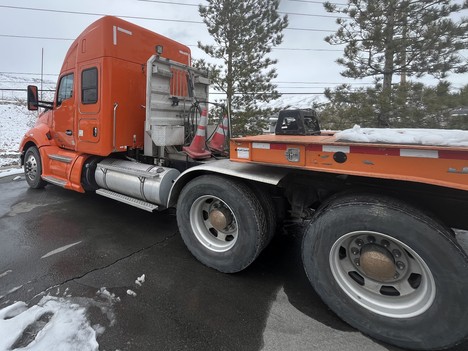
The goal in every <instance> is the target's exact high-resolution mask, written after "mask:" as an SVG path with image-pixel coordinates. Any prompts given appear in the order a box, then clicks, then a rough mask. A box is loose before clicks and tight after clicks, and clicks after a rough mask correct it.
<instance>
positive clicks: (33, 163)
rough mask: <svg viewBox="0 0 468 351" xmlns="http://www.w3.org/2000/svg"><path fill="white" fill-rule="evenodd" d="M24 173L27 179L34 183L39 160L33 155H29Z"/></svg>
mask: <svg viewBox="0 0 468 351" xmlns="http://www.w3.org/2000/svg"><path fill="white" fill-rule="evenodd" d="M24 173H25V174H26V177H28V178H29V179H30V180H32V181H34V180H35V179H36V177H37V160H36V157H35V156H34V155H33V154H29V156H28V158H27V160H26V162H25V163H24Z"/></svg>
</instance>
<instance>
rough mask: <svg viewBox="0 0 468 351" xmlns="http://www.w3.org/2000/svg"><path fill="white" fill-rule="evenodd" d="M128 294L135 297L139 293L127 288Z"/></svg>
mask: <svg viewBox="0 0 468 351" xmlns="http://www.w3.org/2000/svg"><path fill="white" fill-rule="evenodd" d="M127 294H128V295H130V296H133V297H136V296H137V293H136V292H134V291H133V290H130V289H128V290H127Z"/></svg>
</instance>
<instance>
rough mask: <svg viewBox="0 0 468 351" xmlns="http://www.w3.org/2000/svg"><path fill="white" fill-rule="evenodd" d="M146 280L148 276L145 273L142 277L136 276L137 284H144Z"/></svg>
mask: <svg viewBox="0 0 468 351" xmlns="http://www.w3.org/2000/svg"><path fill="white" fill-rule="evenodd" d="M145 280H146V276H145V275H144V274H143V275H142V276H141V277H138V278H136V280H135V284H136V285H138V286H142V285H143V283H144V282H145Z"/></svg>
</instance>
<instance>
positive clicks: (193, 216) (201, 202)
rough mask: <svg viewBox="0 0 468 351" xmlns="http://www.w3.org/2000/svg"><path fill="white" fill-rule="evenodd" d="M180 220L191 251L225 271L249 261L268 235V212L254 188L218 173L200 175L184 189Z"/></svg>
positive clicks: (181, 231)
mask: <svg viewBox="0 0 468 351" xmlns="http://www.w3.org/2000/svg"><path fill="white" fill-rule="evenodd" d="M177 223H178V225H179V230H180V233H181V236H182V239H183V240H184V242H185V245H186V246H187V248H188V249H189V250H190V252H191V253H192V254H193V255H194V256H195V257H196V258H197V259H198V260H199V261H200V262H202V263H203V264H205V265H206V266H208V267H211V268H214V269H216V270H218V271H221V272H224V273H235V272H239V271H241V270H243V269H244V268H246V267H247V266H248V265H250V264H251V263H252V262H253V261H254V260H255V258H256V257H257V256H258V255H259V253H260V252H261V250H262V249H263V248H264V246H265V245H266V242H267V239H268V235H267V225H266V220H265V214H264V211H263V209H262V206H261V204H260V202H259V200H258V199H257V197H256V196H255V195H254V193H253V192H252V190H250V189H249V188H248V187H247V186H246V185H244V184H242V183H240V182H237V181H234V180H231V179H229V178H223V177H219V176H212V175H206V176H201V177H198V178H196V179H194V180H192V181H191V182H189V183H188V184H187V185H186V186H185V187H184V188H183V189H182V192H181V194H180V196H179V199H178V202H177Z"/></svg>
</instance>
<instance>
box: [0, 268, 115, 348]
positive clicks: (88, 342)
mask: <svg viewBox="0 0 468 351" xmlns="http://www.w3.org/2000/svg"><path fill="white" fill-rule="evenodd" d="M7 272H8V271H7ZM5 273H6V272H5ZM68 290H69V289H68V288H66V289H65V290H64V291H63V293H61V291H60V287H57V290H56V292H55V295H59V294H62V296H51V295H47V296H44V297H43V298H42V299H41V300H40V301H39V302H38V303H37V305H33V306H28V305H27V304H26V303H25V302H22V301H19V302H15V303H13V304H12V305H10V306H7V307H5V308H3V309H0V351H10V350H18V351H19V350H23V351H44V350H47V351H95V350H98V349H99V344H98V342H97V339H96V337H97V336H99V335H102V334H103V333H104V332H105V330H106V327H105V326H103V325H101V324H97V323H96V324H92V323H91V321H90V319H89V317H88V316H89V313H88V310H89V309H90V308H97V309H98V310H99V311H100V312H101V313H102V316H104V317H105V319H101V322H104V324H105V325H106V326H109V327H112V326H113V325H114V324H115V323H116V317H115V314H114V310H113V305H114V303H116V302H120V298H119V297H118V296H115V294H114V293H111V292H109V291H108V290H107V289H106V288H105V287H102V288H100V289H99V290H98V291H97V292H96V297H95V298H86V297H71V295H70V294H69V291H68Z"/></svg>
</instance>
